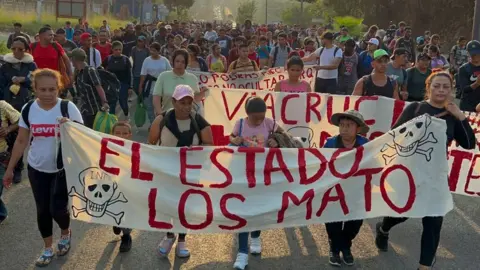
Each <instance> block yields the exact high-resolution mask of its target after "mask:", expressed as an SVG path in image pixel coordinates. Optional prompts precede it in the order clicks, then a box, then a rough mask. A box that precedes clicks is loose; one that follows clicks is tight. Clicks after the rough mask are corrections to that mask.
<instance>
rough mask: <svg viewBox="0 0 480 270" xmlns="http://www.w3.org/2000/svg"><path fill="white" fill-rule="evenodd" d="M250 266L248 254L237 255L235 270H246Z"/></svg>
mask: <svg viewBox="0 0 480 270" xmlns="http://www.w3.org/2000/svg"><path fill="white" fill-rule="evenodd" d="M247 265H248V254H245V253H238V254H237V259H236V260H235V263H234V264H233V268H235V269H239V270H244V269H245V267H247Z"/></svg>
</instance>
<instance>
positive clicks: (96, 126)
mask: <svg viewBox="0 0 480 270" xmlns="http://www.w3.org/2000/svg"><path fill="white" fill-rule="evenodd" d="M117 122H118V118H117V116H116V115H114V114H109V113H108V112H102V111H100V112H97V115H96V116H95V120H94V121H93V130H96V131H100V132H103V133H107V134H111V133H112V128H113V125H115V123H117Z"/></svg>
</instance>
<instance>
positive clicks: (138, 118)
mask: <svg viewBox="0 0 480 270" xmlns="http://www.w3.org/2000/svg"><path fill="white" fill-rule="evenodd" d="M146 121H147V109H146V108H145V104H143V98H139V99H138V103H137V109H136V110H135V125H136V126H137V127H143V125H145V122H146Z"/></svg>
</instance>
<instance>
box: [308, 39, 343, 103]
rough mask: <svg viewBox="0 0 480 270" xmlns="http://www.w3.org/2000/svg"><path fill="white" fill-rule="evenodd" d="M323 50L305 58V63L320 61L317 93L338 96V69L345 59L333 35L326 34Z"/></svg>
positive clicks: (316, 85) (317, 67)
mask: <svg viewBox="0 0 480 270" xmlns="http://www.w3.org/2000/svg"><path fill="white" fill-rule="evenodd" d="M322 43H323V46H324V47H322V48H319V49H317V50H316V51H315V53H313V54H311V55H310V56H308V57H305V58H303V59H302V60H303V61H304V62H308V61H312V60H314V59H318V65H316V66H315V69H316V70H317V78H316V80H315V92H317V93H328V94H336V92H337V88H338V87H337V86H338V67H339V66H340V62H341V61H342V58H343V52H342V50H341V49H340V48H339V47H337V46H335V45H333V33H331V32H325V33H324V34H323V36H322Z"/></svg>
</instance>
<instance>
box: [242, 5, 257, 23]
mask: <svg viewBox="0 0 480 270" xmlns="http://www.w3.org/2000/svg"><path fill="white" fill-rule="evenodd" d="M255 12H257V4H256V3H255V1H254V0H244V1H242V2H241V3H240V5H239V6H238V9H237V23H243V22H245V20H251V21H252V20H253V17H254V16H255Z"/></svg>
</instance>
